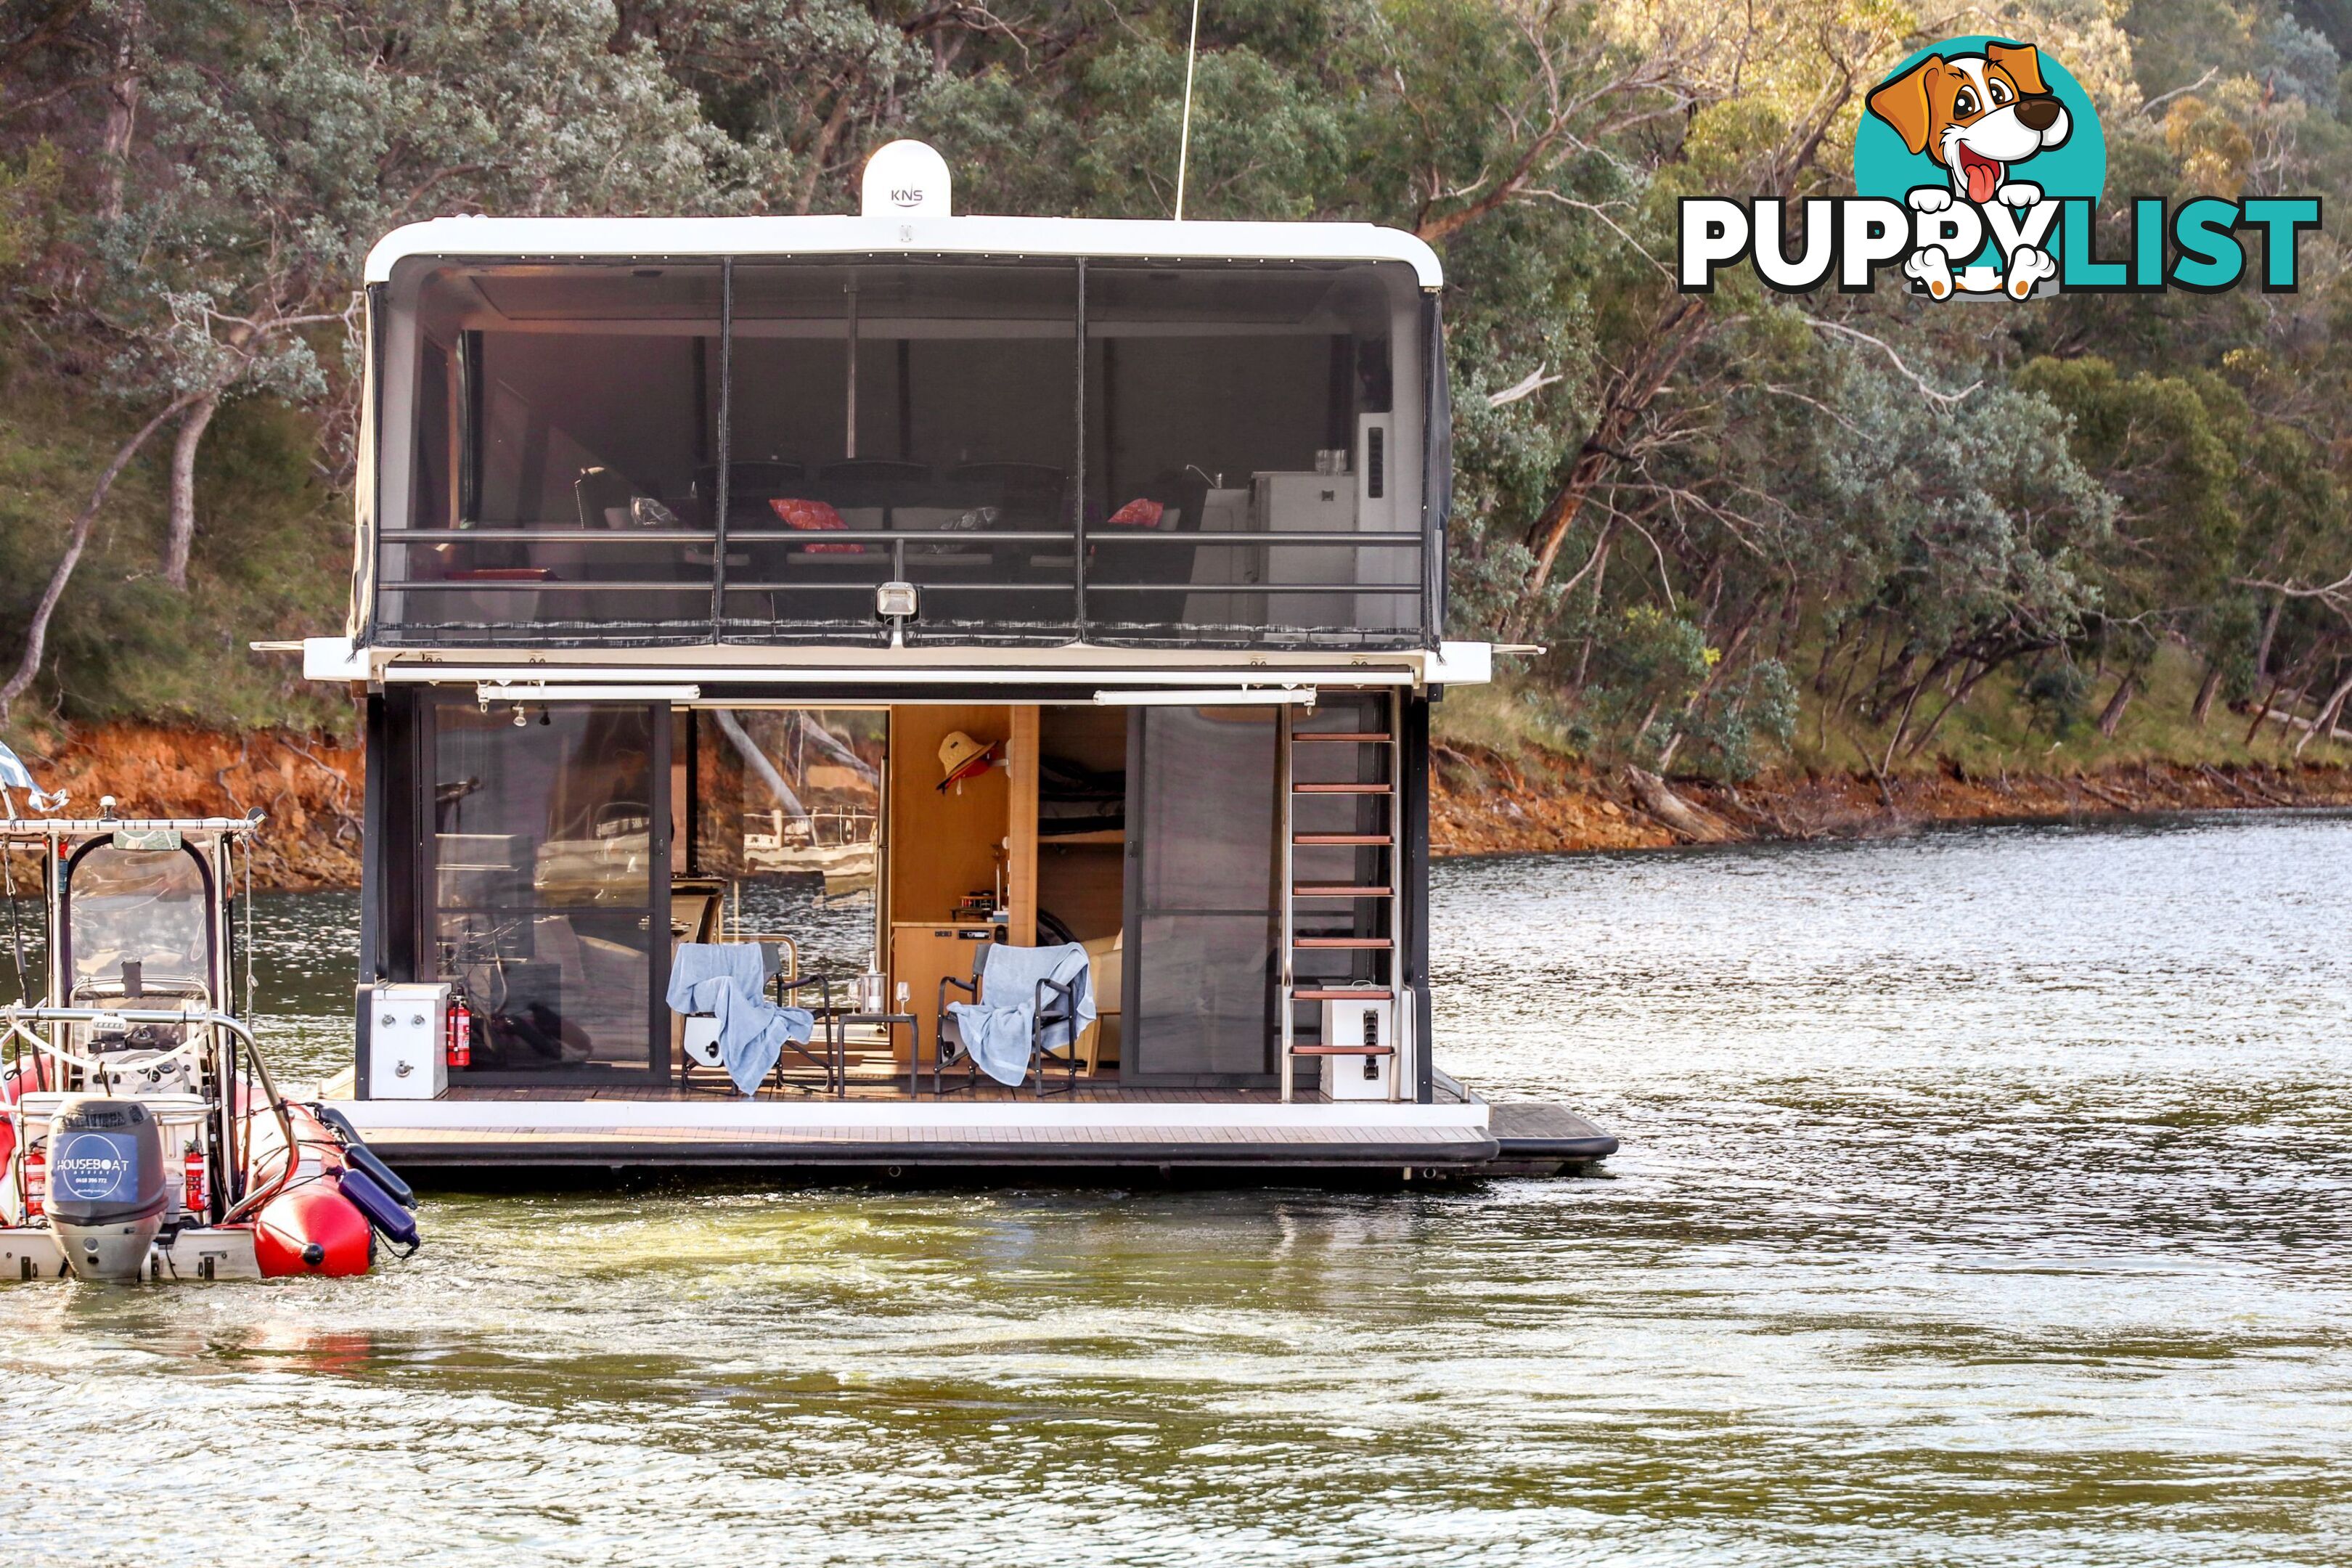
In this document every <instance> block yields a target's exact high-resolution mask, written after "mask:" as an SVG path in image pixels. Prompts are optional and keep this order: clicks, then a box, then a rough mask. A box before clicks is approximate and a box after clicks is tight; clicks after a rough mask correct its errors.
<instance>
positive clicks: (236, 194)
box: [0, 0, 747, 715]
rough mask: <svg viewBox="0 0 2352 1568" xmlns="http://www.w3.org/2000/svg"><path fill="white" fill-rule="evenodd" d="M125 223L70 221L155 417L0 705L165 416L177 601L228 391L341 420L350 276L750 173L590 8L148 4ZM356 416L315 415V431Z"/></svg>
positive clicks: (718, 188)
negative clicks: (412, 236)
mask: <svg viewBox="0 0 2352 1568" xmlns="http://www.w3.org/2000/svg"><path fill="white" fill-rule="evenodd" d="M143 26H144V28H145V33H144V37H143V44H142V55H141V67H140V69H141V73H142V95H141V100H140V110H139V114H138V117H137V121H136V124H135V127H134V132H133V134H132V136H131V142H130V144H129V146H128V149H127V151H126V153H125V154H124V155H123V156H122V157H121V159H119V160H117V161H115V162H112V163H107V164H105V165H104V166H103V167H101V168H100V169H98V170H96V171H95V174H96V175H97V177H99V178H100V179H101V180H111V179H112V178H114V177H115V175H116V174H118V173H119V174H120V175H121V180H122V184H123V194H122V196H121V208H120V211H119V213H116V212H110V211H109V210H107V208H108V206H109V205H111V204H108V203H101V204H99V205H98V206H97V208H96V210H94V211H92V212H91V213H90V214H89V216H87V217H86V218H84V219H83V220H81V221H80V222H79V223H74V224H69V225H67V226H65V228H64V231H63V234H62V242H63V243H65V244H68V245H70V246H72V247H74V248H75V249H76V250H77V251H78V252H79V255H80V256H81V257H83V258H86V261H87V264H88V265H87V266H86V267H85V268H83V269H82V270H81V271H80V272H79V273H78V274H77V277H78V278H79V285H78V287H77V288H76V289H75V291H74V296H73V298H72V299H71V300H70V301H69V304H70V307H71V308H72V310H74V311H75V312H76V313H77V314H78V315H79V319H80V321H82V323H83V325H84V331H86V333H87V335H88V336H89V339H90V340H91V341H93V342H96V343H98V344H100V345H101V346H102V347H103V349H104V351H105V352H106V353H107V356H108V359H107V374H106V377H105V391H106V394H107V395H109V396H110V397H111V398H113V399H115V400H117V401H119V402H121V403H122V404H124V405H128V406H130V407H132V408H134V409H139V410H142V411H146V410H160V411H161V412H160V413H157V414H155V415H154V416H152V417H151V418H149V419H148V420H147V421H146V422H145V423H144V424H142V425H141V426H138V427H137V428H136V430H135V431H134V432H133V433H132V434H131V437H129V438H128V439H127V440H126V441H125V442H124V443H123V445H122V446H121V448H119V449H118V451H117V454H116V457H115V459H114V461H113V462H112V463H111V464H110V466H109V467H108V468H107V469H106V470H105V472H104V475H103V476H102V479H101V482H100V485H99V487H98V489H97V491H96V493H95V495H94V496H93V498H92V500H91V502H90V504H89V507H87V508H86V509H85V510H83V511H82V512H81V513H79V514H78V516H77V517H76V519H75V520H74V521H73V522H72V523H71V524H70V525H69V526H68V531H67V533H68V539H67V547H66V549H65V551H64V552H63V553H62V554H61V555H60V557H59V558H58V562H57V564H56V566H55V568H54V569H53V572H52V574H51V577H50V581H49V583H48V584H47V588H46V589H45V591H44V593H43V595H42V596H41V598H40V599H39V601H38V602H37V605H36V606H35V608H34V612H33V615H32V617H31V621H30V624H29V626H28V630H27V633H26V645H25V647H24V648H23V650H22V653H21V656H20V658H19V660H18V665H17V668H16V672H15V674H14V675H13V676H11V678H10V679H8V681H7V682H6V683H5V685H0V715H5V711H6V709H7V708H8V706H9V705H10V704H12V703H14V702H15V701H16V700H18V699H20V698H21V697H22V696H23V694H24V692H25V691H26V689H27V688H28V687H29V686H30V684H31V682H32V681H33V679H35V677H36V675H37V672H38V669H39V667H40V660H41V657H42V653H43V649H44V647H45V645H46V640H47V626H48V622H49V619H50V616H52V615H53V614H54V613H55V611H56V608H57V605H58V601H59V599H60V598H61V596H62V595H63V592H64V589H65V586H66V584H67V582H68V579H69V578H70V576H71V574H72V573H73V571H74V568H75V565H76V563H78V562H79V558H80V555H81V552H82V550H83V548H84V546H85V544H86V542H87V539H88V536H89V528H90V526H91V523H92V521H94V519H95V517H96V514H97V510H98V509H99V508H100V506H102V505H103V503H104V500H105V494H106V489H107V487H108V485H109V484H110V483H111V481H112V479H113V478H114V477H116V476H119V474H120V473H121V470H122V468H124V467H125V466H126V465H127V464H128V462H129V461H130V460H131V458H132V457H133V456H135V454H136V453H137V452H138V450H139V449H140V447H142V446H143V445H144V444H145V442H146V441H148V440H149V439H151V438H152V437H153V436H154V435H155V434H156V433H157V432H158V430H159V429H160V428H162V427H163V426H164V425H167V424H171V423H173V422H176V423H177V425H178V439H177V441H176V443H175V450H174V453H173V463H172V466H171V487H170V489H171V496H170V505H169V526H168V528H167V531H166V543H165V547H164V560H163V575H164V577H165V579H166V580H167V581H168V582H170V583H171V584H173V586H175V587H184V585H185V584H186V579H187V570H188V563H189V558H190V552H191V549H192V544H193V540H194V529H195V520H196V506H195V498H194V493H193V487H194V474H195V457H196V451H197V446H198V443H199V442H201V440H202V439H203V437H204V434H205V429H206V427H207V426H208V424H209V422H210V421H211V419H212V417H213V416H214V413H215V410H217V408H218V407H219V406H220V405H221V403H222V401H223V400H224V399H226V398H230V397H236V396H240V395H257V394H271V395H278V396H280V397H283V398H286V399H289V401H293V402H296V403H305V404H311V405H324V406H326V407H328V408H329V410H330V412H339V411H340V410H339V409H338V408H337V406H336V405H341V406H342V407H347V406H348V397H349V395H350V392H351V390H352V386H353V384H354V380H353V378H352V377H351V376H350V375H349V374H345V372H346V370H347V366H346V364H345V363H344V362H345V357H346V355H347V353H348V352H349V350H348V343H349V338H348V336H347V334H346V332H345V331H344V329H345V327H346V325H347V324H348V323H349V322H350V321H351V319H352V311H353V310H354V306H355V300H356V298H357V296H356V294H355V291H354V290H355V288H356V283H357V276H358V264H359V262H360V260H361V258H362V256H363V255H364V252H365V250H366V248H367V247H368V246H369V245H370V244H371V243H372V242H373V239H374V238H376V237H378V236H380V235H381V234H382V233H383V231H384V230H386V229H388V228H390V227H392V226H395V225H397V224H399V223H401V222H404V221H407V220H410V219H414V218H421V217H428V216H436V215H438V214H441V213H446V212H454V211H466V210H481V209H495V210H499V211H502V212H509V213H575V212H586V213H612V212H629V211H639V212H651V211H668V210H675V209H676V208H677V207H678V206H681V205H682V206H685V207H687V208H688V209H700V210H713V209H718V210H724V209H725V208H727V207H728V206H729V205H731V204H735V203H737V202H739V201H740V192H741V190H742V188H743V186H744V185H745V184H746V183H747V182H746V175H745V163H746V159H745V156H744V154H743V153H742V151H741V150H740V148H739V147H738V146H737V145H736V144H735V143H734V142H730V140H729V139H728V138H727V137H726V136H725V135H723V134H722V133H720V132H718V131H717V130H715V129H714V128H712V127H711V126H709V124H708V123H706V122H705V121H703V120H702V118H701V116H700V114H699V111H698V107H697V105H696V103H695V101H694V100H693V98H692V95H691V94H690V93H689V92H688V91H687V90H686V89H684V88H682V87H681V86H680V85H679V84H678V83H677V81H676V80H675V79H673V78H672V77H671V76H670V75H669V74H668V72H667V69H666V68H665V67H664V64H663V62H662V60H661V59H660V58H659V56H658V55H657V54H656V51H655V50H654V48H653V47H651V45H650V44H646V43H635V44H631V43H627V42H616V40H615V38H614V13H613V11H612V9H611V7H610V6H609V5H605V4H603V3H601V0H470V3H453V0H391V3H382V0H288V3H287V4H285V5H278V6H275V7H272V8H270V9H269V10H268V11H262V10H258V9H256V8H254V7H251V6H247V5H240V4H237V3H236V0H178V3H175V4H173V5H163V4H160V3H159V4H152V5H148V6H147V7H146V9H145V12H144V16H143ZM338 425H340V426H341V427H343V428H346V429H347V428H348V421H347V420H341V421H339V420H335V419H332V418H331V419H330V420H329V426H330V428H333V427H335V426H338Z"/></svg>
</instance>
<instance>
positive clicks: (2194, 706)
mask: <svg viewBox="0 0 2352 1568" xmlns="http://www.w3.org/2000/svg"><path fill="white" fill-rule="evenodd" d="M2220 695H2221V666H2220V665H2219V664H2208V665H2207V666H2206V667H2205V679H2203V680H2201V681H2200V682H2199V683H2198V686H2197V700H2196V701H2194V702H2192V703H2190V704H2189V717H2190V718H2191V719H2194V720H2195V721H2197V727H2198V728H2199V729H2200V730H2202V729H2203V728H2205V721H2206V719H2207V718H2208V717H2210V715H2211V713H2212V711H2213V700H2214V699H2215V698H2217V697H2219V696H2220Z"/></svg>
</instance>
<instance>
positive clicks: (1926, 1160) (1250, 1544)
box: [0, 816, 2352, 1568]
mask: <svg viewBox="0 0 2352 1568" xmlns="http://www.w3.org/2000/svg"><path fill="white" fill-rule="evenodd" d="M2347 863H2352V820H2346V819H2341V818H2334V817H2314V816H2295V817H2289V816H2277V817H2255V816H2229V817H2205V818H2196V819H2189V820H2182V821H2177V822H2168V823H2161V824H2154V825H2147V826H2125V827H2102V828H2069V827H2036V828H1993V829H1974V830H1968V831H1959V832H1949V833H1937V834H1931V835H1927V836H1925V837H1917V838H1912V839H1905V840H1896V841H1890V842H1878V843H1869V844H1855V845H1837V846H1814V847H1799V848H1779V849H1776V848H1742V849H1731V850H1714V851H1704V852H1692V853H1677V854H1646V855H1632V856H1623V857H1590V858H1507V859H1494V860H1484V861H1476V862H1457V863H1454V864H1451V865H1447V866H1445V867H1443V868H1441V869H1440V871H1439V874H1438V879H1437V889H1436V896H1435V908H1434V922H1435V928H1436V931H1437V932H1438V937H1439V941H1438V951H1437V953H1436V973H1437V981H1438V987H1437V996H1438V1011H1439V1019H1440V1036H1441V1039H1442V1041H1443V1053H1442V1054H1443V1059H1444V1061H1445V1062H1446V1063H1447V1064H1448V1065H1449V1066H1451V1067H1452V1068H1454V1070H1456V1071H1457V1072H1459V1073H1461V1074H1462V1075H1463V1076H1464V1077H1465V1078H1467V1079H1470V1080H1471V1081H1472V1082H1473V1083H1475V1084H1476V1085H1477V1086H1478V1087H1480V1088H1481V1089H1485V1090H1486V1092H1487V1093H1488V1094H1489V1095H1490V1096H1492V1097H1497V1098H1499V1097H1504V1096H1512V1097H1517V1096H1540V1097H1544V1098H1553V1099H1559V1100H1566V1101H1568V1102H1570V1103H1571V1104H1574V1105H1576V1106H1578V1107H1579V1108H1580V1109H1582V1110H1586V1111H1587V1112H1588V1113H1590V1114H1591V1115H1593V1116H1594V1117H1595V1118H1596V1119H1597V1120H1599V1121H1602V1122H1603V1123H1604V1124H1606V1125H1607V1126H1609V1127H1610V1128H1611V1129H1612V1131H1617V1132H1619V1133H1620V1134H1622V1136H1623V1137H1624V1139H1625V1140H1626V1147H1625V1151H1624V1152H1622V1154H1620V1155H1619V1156H1618V1157H1617V1158H1616V1159H1614V1160H1613V1161H1612V1162H1611V1163H1610V1170H1611V1172H1612V1176H1611V1179H1608V1180H1596V1181H1574V1180H1559V1181H1542V1182H1514V1183H1495V1184H1488V1185H1485V1186H1477V1187H1471V1188H1467V1189H1454V1190H1441V1191H1415V1192H1407V1193H1403V1194H1332V1193H1321V1192H1312V1191H1275V1192H1208V1193H1200V1192H1164V1191H1160V1190H1157V1189H1156V1188H1153V1187H1150V1186H1139V1187H1137V1188H1133V1189H1129V1190H1124V1191H1101V1190H1095V1191H1071V1190H1063V1189H1057V1188H1054V1187H1051V1186H1047V1185H1042V1184H1041V1185H1032V1186H1025V1187H1018V1188H1013V1189H1009V1190H999V1191H992V1192H968V1191H960V1192H920V1191H914V1192H908V1191H887V1190H871V1189H839V1188H835V1189H826V1190H817V1191H791V1190H771V1189H764V1188H736V1189H709V1188H679V1189H675V1190H654V1191H646V1190H639V1191H635V1192H630V1193H625V1194H614V1195H584V1196H583V1195H579V1194H571V1195H552V1194H551V1195H546V1196H520V1197H518V1196H511V1195H509V1196H487V1195H484V1196H477V1195H466V1194H435V1195H432V1196H430V1197H428V1200H427V1204H426V1210H425V1224H426V1228H427V1231H428V1234H429V1235H430V1237H431V1238H432V1240H431V1244H430V1245H429V1246H428V1247H427V1248H426V1249H425V1252H424V1253H422V1254H420V1255H419V1256H418V1257H417V1258H415V1260H414V1261H413V1262H411V1263H408V1264H405V1265H394V1266H392V1267H390V1268H387V1269H385V1270H384V1271H383V1273H381V1274H379V1275H378V1276H377V1277H375V1278H373V1279H365V1280H355V1281H345V1282H313V1281H288V1282H284V1283H279V1284H270V1285H264V1286H221V1287H214V1288H209V1289H181V1290H176V1291H172V1292H165V1291H161V1290H149V1291H137V1290H128V1291H126V1290H107V1289H95V1288H89V1287H83V1286H79V1285H73V1284H56V1285H39V1286H32V1287H11V1288H9V1289H7V1290H6V1291H5V1294H0V1301H5V1305H6V1308H7V1310H6V1312H5V1315H0V1386H5V1390H6V1392H7V1397H8V1403H9V1405H10V1411H11V1426H12V1436H14V1439H15V1440H14V1441H13V1442H12V1444H11V1445H10V1449H9V1451H10V1454H11V1460H12V1462H11V1465H10V1469H11V1475H10V1478H9V1482H8V1484H7V1485H5V1487H0V1541H5V1542H17V1543H22V1542H39V1543H40V1545H39V1552H40V1555H41V1557H42V1558H43V1559H44V1560H48V1561H58V1562H76V1563H79V1562H87V1563H113V1562H118V1561H137V1562H139V1563H142V1564H149V1563H215V1562H226V1563H269V1564H273V1565H275V1564H278V1563H287V1562H294V1561H299V1562H303V1563H383V1562H386V1561H393V1560H400V1561H417V1562H432V1563H467V1564H473V1563H479V1564H485V1565H488V1564H500V1565H506V1564H538V1563H548V1564H556V1563H562V1564H572V1563H604V1562H614V1563H632V1564H649V1563H876V1562H904V1563H933V1562H955V1563H1004V1564H1022V1565H1024V1568H1025V1565H1032V1564H1055V1563H1151V1564H1158V1563H1170V1564H1192V1563H1203V1564H1207V1563H1218V1564H1224V1563H1235V1562H1250V1563H1314V1564H1327V1563H1398V1564H1406V1563H1411V1564H1423V1563H1426V1564H1446V1565H1449V1568H1451V1565H1454V1564H1465V1563H1478V1564H1520V1563H1584V1562H1591V1563H1616V1562H1641V1563H1710V1564H1712V1563H1726V1564H1730V1563H1805V1564H1816V1563H1853V1564H1884V1563H2015V1564H2036V1565H2039V1564H2051V1563H2096V1564H2109V1563H2151V1564H2153V1563H2167V1564H2179V1563H2214V1564H2222V1563H2228V1564H2241V1563H2336V1562H2341V1561H2344V1560H2345V1559H2346V1557H2347V1555H2352V1521H2347V1514H2346V1505H2345V1502H2344V1499H2345V1498H2346V1496H2347V1488H2352V1355H2347V1345H2352V1248H2347V1243H2352V1217H2347V1215H2352V1210H2348V1209H2347V1195H2352V1133H2347V1130H2346V1129H2347V1111H2352V1045H2347V1027H2346V1005H2347V997H2352V952H2347V942H2346V933H2347V931H2352V888H2347V878H2346V876H2345V874H2344V872H2345V868H2346V866H2347ZM261 904H262V908H261V911H260V915H261V918H260V921H259V932H258V934H259V936H260V937H261V939H262V940H261V942H260V953H261V965H260V981H261V986H262V994H263V998H264V1001H265V1005H268V1006H269V1007H270V1008H271V1009H272V1010H273V1012H274V1013H275V1015H276V1018H277V1023H278V1027H277V1029H276V1030H275V1032H274V1037H275V1038H276V1039H277V1040H278V1045H277V1047H276V1049H275V1056H276V1058H278V1059H279V1060H281V1061H285V1062H287V1063H288V1064H289V1069H290V1070H291V1071H293V1072H294V1073H296V1074H297V1075H300V1074H302V1073H306V1072H315V1071H316V1070H318V1069H319V1068H320V1067H322V1066H324V1065H327V1064H330V1063H331V1062H332V1061H333V1060H334V1059H335V1056H336V1053H337V1052H339V1051H341V1050H343V1049H346V1048H347V1047H346V1045H345V1041H346V1039H347V1036H346V1034H345V1026H344V1025H343V1023H342V1011H343V1010H344V1009H345V1008H347V1006H348V998H349V994H350V991H349V977H350V973H351V969H350V964H351V959H350V953H349V949H350V946H351V942H352V934H353V931H354V930H355V905H354V903H353V901H352V900H350V899H349V898H347V897H339V896H333V895H327V896H314V897H306V898H299V899H298V898H285V899H277V900H261ZM856 956H862V954H861V955H856ZM100 1499H103V1500H104V1505H103V1506H100V1505H99V1502H98V1500H100Z"/></svg>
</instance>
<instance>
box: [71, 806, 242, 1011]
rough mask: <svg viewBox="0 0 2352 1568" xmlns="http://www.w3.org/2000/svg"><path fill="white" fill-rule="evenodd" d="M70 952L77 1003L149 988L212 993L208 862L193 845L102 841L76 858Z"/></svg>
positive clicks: (183, 993) (175, 992)
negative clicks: (141, 845) (136, 846)
mask: <svg viewBox="0 0 2352 1568" xmlns="http://www.w3.org/2000/svg"><path fill="white" fill-rule="evenodd" d="M66 901H67V907H68V910H69V921H68V932H67V938H68V952H69V954H70V955H71V958H72V961H73V995H74V999H75V1000H76V1001H85V1000H90V999H94V998H98V997H105V998H108V999H110V1000H111V999H114V998H119V997H121V996H124V995H127V994H130V992H131V989H132V986H131V984H130V982H131V979H132V978H134V977H135V978H136V980H137V982H138V986H137V988H138V989H140V990H142V991H153V992H160V993H163V994H166V995H181V996H202V995H208V994H209V987H210V984H211V975H212V924H211V921H210V920H209V919H208V911H209V910H210V907H211V902H210V900H209V899H208V898H207V897H206V896H205V868H204V864H203V862H202V861H200V860H198V859H197V858H196V857H195V855H194V853H193V852H192V851H190V850H187V849H184V848H179V849H120V848H117V847H115V846H113V845H112V844H109V843H100V844H98V845H96V846H95V847H91V848H89V849H86V850H84V851H83V852H82V853H81V855H80V856H79V858H76V859H75V861H74V862H73V868H72V872H71V877H70V880H68V883H67V900H66Z"/></svg>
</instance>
